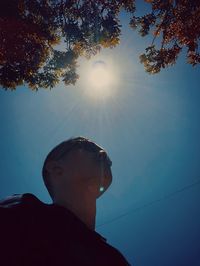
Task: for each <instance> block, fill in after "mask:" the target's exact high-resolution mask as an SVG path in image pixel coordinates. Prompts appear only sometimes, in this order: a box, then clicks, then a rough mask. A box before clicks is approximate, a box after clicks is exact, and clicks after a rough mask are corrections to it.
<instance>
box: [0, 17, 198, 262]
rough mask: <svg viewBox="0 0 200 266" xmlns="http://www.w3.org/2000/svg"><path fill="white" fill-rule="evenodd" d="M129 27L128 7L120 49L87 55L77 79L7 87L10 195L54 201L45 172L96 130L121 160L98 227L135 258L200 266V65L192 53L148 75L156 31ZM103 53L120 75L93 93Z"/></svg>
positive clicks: (0, 191) (2, 116)
mask: <svg viewBox="0 0 200 266" xmlns="http://www.w3.org/2000/svg"><path fill="white" fill-rule="evenodd" d="M126 25H127V18H126V16H124V15H122V26H123V27H122V40H121V44H120V45H119V46H118V47H117V48H115V49H108V50H103V51H102V52H101V53H100V54H99V55H98V56H96V57H95V58H92V60H91V61H90V62H86V60H84V59H81V60H80V73H82V75H81V78H80V79H79V81H78V83H77V84H76V85H75V86H69V87H64V85H63V84H59V85H58V86H57V87H56V88H54V89H52V90H51V91H50V90H43V89H41V90H40V91H38V92H32V91H31V90H30V89H28V88H27V87H26V86H24V87H19V88H18V89H17V90H16V91H13V92H10V91H3V90H1V91H0V108H1V109H0V110H1V112H0V124H1V131H0V148H1V160H0V169H1V182H0V184H1V186H0V197H1V198H3V197H5V196H8V195H11V194H13V193H25V192H30V193H33V194H35V195H36V196H37V197H39V198H40V199H41V200H42V201H44V202H47V203H49V202H50V198H49V196H48V194H47V191H46V189H45V187H44V185H43V182H42V178H41V167H42V164H43V160H44V158H45V156H46V154H47V153H48V152H49V150H50V149H51V148H53V147H54V146H55V145H56V144H58V143H60V142H61V141H63V140H65V139H68V138H70V137H73V136H79V135H82V136H86V137H88V138H91V139H92V140H94V141H96V142H97V143H98V144H100V145H102V146H103V147H105V149H106V150H107V151H108V153H109V155H110V157H111V158H112V161H113V168H112V170H113V176H114V180H113V184H112V186H111V187H110V189H109V190H108V191H107V193H105V195H104V196H102V198H100V199H99V200H98V214H97V229H96V230H97V231H98V232H99V233H101V234H102V235H103V236H104V237H106V238H107V240H108V242H109V243H111V244H112V245H113V246H115V247H117V248H118V249H119V250H120V251H121V252H122V253H123V254H124V255H125V256H126V258H127V259H128V260H129V262H130V263H131V264H132V265H135V266H169V265H170V266H199V265H200V255H199V254H200V206H199V202H200V184H199V183H198V182H199V181H200V169H199V168H200V166H199V158H200V141H199V136H200V125H199V117H200V106H199V102H200V90H199V89H200V88H199V77H200V68H199V66H198V67H195V68H193V67H192V66H190V65H187V64H186V63H185V55H182V57H181V58H180V60H178V62H177V64H176V65H175V66H174V67H171V68H169V69H165V70H164V71H162V72H161V73H159V74H157V75H153V76H151V75H148V74H147V73H145V72H144V70H143V66H142V65H141V64H140V63H139V59H138V56H139V54H141V53H142V52H143V51H144V48H145V47H146V46H147V45H148V44H149V40H150V39H149V38H141V37H140V36H139V35H137V34H136V33H134V32H133V31H132V30H131V29H129V28H128V27H127V26H126ZM99 60H101V61H104V62H105V64H106V65H107V66H108V68H109V71H111V72H112V75H113V77H114V78H115V81H116V82H115V83H114V85H113V86H112V91H111V92H112V93H110V92H109V93H108V95H107V96H105V95H106V94H103V96H102V95H99V97H97V96H95V97H93V96H94V95H93V94H94V93H93V91H92V93H91V90H92V86H91V85H90V84H89V82H88V80H87V79H86V69H87V67H88V66H92V64H94V63H95V62H97V61H99ZM86 66H87V67H86ZM111 72H110V73H111ZM95 95H96V94H95ZM174 192H175V193H174ZM124 214H125V215H124ZM123 215H124V216H123ZM121 216H122V217H121Z"/></svg>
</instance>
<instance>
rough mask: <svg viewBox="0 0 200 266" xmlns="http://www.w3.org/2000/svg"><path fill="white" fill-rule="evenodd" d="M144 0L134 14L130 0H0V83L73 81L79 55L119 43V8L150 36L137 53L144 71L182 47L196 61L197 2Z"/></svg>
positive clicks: (172, 58)
mask: <svg viewBox="0 0 200 266" xmlns="http://www.w3.org/2000/svg"><path fill="white" fill-rule="evenodd" d="M146 2H147V3H146V5H149V7H150V10H151V12H149V13H147V14H145V15H143V16H139V17H137V16H135V0H95V1H94V0H84V1H83V0H34V1H32V0H12V1H7V0H1V1H0V85H2V87H3V88H5V89H15V88H16V87H17V86H19V85H22V84H27V85H28V86H29V87H30V88H31V89H33V90H38V88H40V87H43V88H53V87H55V85H56V84H57V83H58V82H59V81H60V79H62V80H63V81H64V83H65V84H66V85H70V84H75V83H76V80H77V79H78V74H77V73H76V69H77V60H78V58H79V56H85V57H87V58H90V57H91V56H92V55H95V54H96V53H98V52H99V51H100V50H101V49H102V48H108V47H109V48H113V47H115V46H116V45H118V44H119V42H120V34H121V25H120V21H119V13H120V11H121V10H125V11H126V12H128V13H130V15H131V21H130V26H131V27H132V28H133V29H138V30H139V33H140V35H141V36H146V35H148V34H153V36H154V37H152V38H153V40H152V43H151V44H150V45H149V47H147V48H146V51H145V53H143V54H142V55H141V56H140V61H141V62H142V63H143V64H144V67H145V69H146V71H147V72H148V73H152V74H154V73H158V72H159V71H160V70H161V69H162V68H165V67H167V66H170V65H173V64H175V62H176V60H177V58H178V56H179V54H180V52H181V51H182V49H183V47H186V49H187V61H188V63H189V64H191V65H193V66H195V65H197V64H198V63H200V55H199V52H198V48H199V37H200V1H199V0H193V1H191V0H146ZM61 44H62V46H63V45H64V48H65V49H64V50H63V49H62V51H61V50H59V45H61Z"/></svg>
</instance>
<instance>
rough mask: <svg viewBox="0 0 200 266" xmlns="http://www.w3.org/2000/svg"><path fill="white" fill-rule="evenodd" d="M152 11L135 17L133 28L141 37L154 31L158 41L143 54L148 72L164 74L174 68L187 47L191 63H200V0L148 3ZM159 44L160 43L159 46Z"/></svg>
mask: <svg viewBox="0 0 200 266" xmlns="http://www.w3.org/2000/svg"><path fill="white" fill-rule="evenodd" d="M146 2H148V4H150V5H151V12H150V13H149V14H145V15H144V16H141V17H136V16H133V18H132V20H131V22H130V26H131V27H132V28H133V29H138V30H139V33H140V35H141V36H146V35H148V34H149V33H150V32H152V33H153V35H154V38H153V41H152V43H151V45H150V46H149V47H147V48H146V52H145V53H144V54H142V55H140V61H141V63H143V64H144V67H145V70H146V71H147V72H148V73H151V74H154V73H158V72H160V70H161V68H165V67H167V66H170V65H173V64H175V63H176V60H177V58H178V56H179V54H180V52H181V50H182V49H183V48H184V47H185V48H186V52H187V62H188V63H189V64H191V65H193V66H195V65H197V64H198V63H200V54H199V50H198V49H199V38H200V1H199V0H192V1H190V0H165V1H164V0H146ZM155 43H156V44H155Z"/></svg>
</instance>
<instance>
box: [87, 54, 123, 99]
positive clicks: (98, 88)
mask: <svg viewBox="0 0 200 266" xmlns="http://www.w3.org/2000/svg"><path fill="white" fill-rule="evenodd" d="M82 76H85V80H84V87H85V93H86V95H88V96H90V98H92V99H107V98H109V97H110V96H112V95H113V94H114V92H115V88H116V86H117V80H118V79H117V75H116V71H115V68H114V66H113V64H112V63H111V62H110V61H109V60H107V61H106V60H102V59H98V60H95V61H90V64H89V65H87V67H86V66H85V69H84V73H82Z"/></svg>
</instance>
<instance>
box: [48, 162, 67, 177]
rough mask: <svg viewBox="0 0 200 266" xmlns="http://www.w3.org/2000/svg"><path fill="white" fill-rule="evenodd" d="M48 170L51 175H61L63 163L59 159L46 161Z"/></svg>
mask: <svg viewBox="0 0 200 266" xmlns="http://www.w3.org/2000/svg"><path fill="white" fill-rule="evenodd" d="M46 171H47V172H48V173H49V175H50V176H61V175H62V173H63V168H62V165H61V164H60V163H59V162H57V161H48V162H47V163H46Z"/></svg>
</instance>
